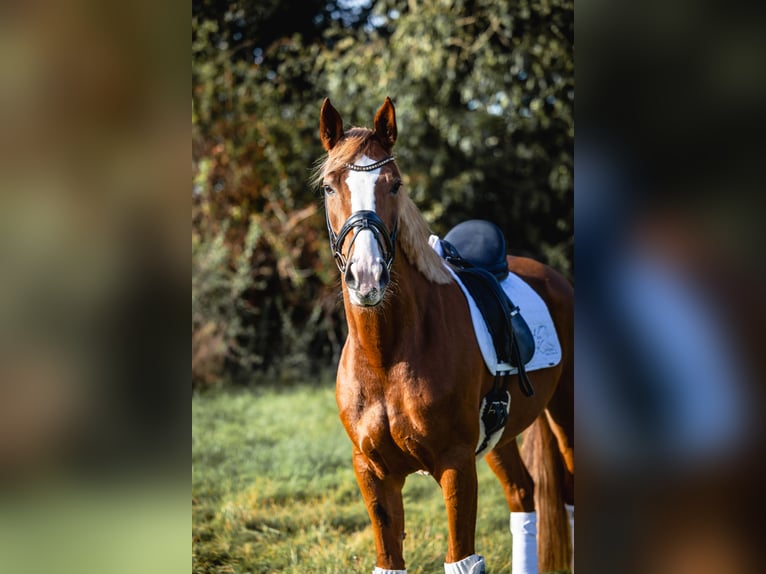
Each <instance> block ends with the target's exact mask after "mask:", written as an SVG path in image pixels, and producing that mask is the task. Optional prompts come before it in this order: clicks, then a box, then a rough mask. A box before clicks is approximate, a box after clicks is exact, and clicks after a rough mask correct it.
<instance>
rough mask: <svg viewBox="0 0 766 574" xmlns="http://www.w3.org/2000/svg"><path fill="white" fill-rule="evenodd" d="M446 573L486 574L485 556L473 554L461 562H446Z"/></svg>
mask: <svg viewBox="0 0 766 574" xmlns="http://www.w3.org/2000/svg"><path fill="white" fill-rule="evenodd" d="M444 574H484V557H483V556H479V555H478V554H471V555H470V556H468V557H467V558H463V559H462V560H461V561H460V562H445V563H444Z"/></svg>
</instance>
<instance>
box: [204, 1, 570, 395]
mask: <svg viewBox="0 0 766 574" xmlns="http://www.w3.org/2000/svg"><path fill="white" fill-rule="evenodd" d="M192 8H193V10H192V176H193V190H192V202H193V206H192V379H193V384H194V386H195V388H202V387H205V386H210V385H221V384H223V383H222V381H227V382H235V383H242V382H244V383H252V382H253V381H254V380H256V379H258V378H259V377H260V378H261V379H263V377H262V376H261V375H264V374H265V375H266V379H267V380H273V379H274V378H280V377H281V378H282V379H286V380H291V379H294V378H295V377H296V375H297V376H299V375H300V374H301V373H306V372H313V371H315V370H317V369H319V370H332V369H334V367H335V365H336V363H337V359H338V357H339V353H340V350H341V347H342V345H343V342H344V340H345V319H344V317H343V309H342V305H341V301H340V298H339V292H340V284H339V276H338V273H337V269H336V268H335V265H334V263H333V260H332V257H331V254H330V249H329V246H328V240H327V232H326V228H325V222H324V212H323V209H324V208H323V204H322V199H321V195H320V194H319V193H318V192H317V190H316V189H313V188H312V187H311V185H310V183H309V179H310V176H311V169H312V167H313V166H314V164H315V162H316V161H317V160H318V159H320V158H321V157H322V156H323V154H324V151H323V150H322V148H321V145H320V143H319V138H318V118H319V109H320V106H321V103H322V100H323V99H324V98H325V97H330V98H331V99H332V101H333V103H334V105H335V106H336V107H337V109H338V110H339V111H340V113H341V115H342V117H343V119H344V122H345V127H350V126H352V125H362V126H367V127H371V125H372V119H373V117H374V114H375V111H376V110H377V109H378V107H380V105H381V104H382V103H383V100H384V99H385V97H386V96H390V97H391V98H392V99H393V101H394V103H395V106H396V112H397V121H398V125H399V139H398V141H397V144H396V148H395V150H394V151H395V152H396V153H397V158H398V163H399V167H400V170H401V171H402V173H403V175H404V184H405V187H406V190H407V192H408V193H409V194H410V196H411V197H412V198H413V199H414V201H415V202H416V204H417V205H418V206H419V207H420V208H421V210H422V211H423V212H424V214H425V216H426V219H427V220H428V222H429V224H430V225H431V227H432V229H433V231H434V232H435V233H438V234H439V235H442V236H443V235H444V234H445V233H446V232H447V231H448V230H449V229H450V228H451V227H452V226H453V225H455V224H457V223H458V222H460V221H463V220H465V219H471V218H484V219H490V220H492V221H494V222H495V223H496V224H498V225H499V226H500V227H501V228H502V229H503V230H504V231H505V233H506V237H507V239H508V244H509V246H510V249H511V251H512V252H514V253H516V254H524V255H531V256H534V257H537V258H539V259H542V260H544V261H546V262H548V263H550V264H551V265H553V266H554V267H556V268H557V269H559V270H560V271H562V272H563V273H565V274H567V275H568V276H569V277H570V278H571V277H572V276H573V271H574V269H573V261H572V253H573V199H572V197H573V142H574V120H573V115H572V113H573V108H574V53H573V42H574V30H573V26H574V20H573V3H572V2H570V1H566V0H565V1H553V2H544V3H536V2H527V1H526V0H524V1H521V2H506V1H500V2H497V1H494V0H493V1H491V2H490V1H484V0H479V1H472V2H462V1H458V2H455V1H447V0H438V1H429V2H407V3H405V2H392V1H372V0H339V1H330V2H327V1H325V0H311V1H307V2H300V3H298V2H276V1H274V2H270V1H266V2H263V1H258V2H248V1H237V2H229V1H227V2H217V1H204V0H201V1H197V0H195V1H194V2H193V3H192Z"/></svg>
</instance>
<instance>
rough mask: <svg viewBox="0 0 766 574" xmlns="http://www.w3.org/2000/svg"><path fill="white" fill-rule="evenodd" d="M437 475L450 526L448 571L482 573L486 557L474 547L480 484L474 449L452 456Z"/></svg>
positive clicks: (445, 565)
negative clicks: (478, 554)
mask: <svg viewBox="0 0 766 574" xmlns="http://www.w3.org/2000/svg"><path fill="white" fill-rule="evenodd" d="M435 478H436V480H437V481H438V482H439V486H441V489H442V494H443V495H444V504H445V506H446V508H447V526H448V528H449V549H448V551H447V557H446V563H445V564H444V570H445V572H446V573H447V574H451V573H453V572H455V573H458V572H460V573H462V572H469V573H471V574H483V573H484V559H483V558H482V557H481V556H477V555H476V554H475V548H474V538H475V536H476V504H477V491H478V484H477V478H476V457H475V455H474V453H473V451H471V450H469V451H466V452H465V453H462V455H460V456H459V457H456V458H453V459H452V462H450V463H448V464H446V465H445V466H444V467H443V468H441V469H440V470H439V472H438V474H437V475H435Z"/></svg>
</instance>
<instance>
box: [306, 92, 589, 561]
mask: <svg viewBox="0 0 766 574" xmlns="http://www.w3.org/2000/svg"><path fill="white" fill-rule="evenodd" d="M396 136H397V126H396V116H395V112H394V106H393V103H392V102H391V100H390V99H389V98H386V100H385V103H384V104H383V105H382V106H381V107H380V109H379V110H378V112H377V114H376V115H375V119H374V129H373V130H370V129H367V128H359V127H355V128H351V129H349V130H348V131H344V129H343V121H342V119H341V116H340V114H339V113H338V112H337V111H336V109H335V108H334V107H333V106H332V104H331V103H330V101H329V99H325V101H324V103H323V105H322V110H321V115H320V137H321V141H322V145H323V147H324V149H325V150H326V151H327V157H326V159H325V160H324V161H323V162H322V163H321V164H320V165H319V167H318V170H317V178H316V181H317V183H319V184H321V187H322V191H323V192H324V196H325V209H326V217H327V227H328V232H329V235H330V243H331V248H332V250H333V254H334V256H335V258H336V263H337V265H338V267H339V269H340V271H341V275H342V290H343V303H344V306H345V312H346V319H347V321H348V338H347V340H346V343H345V346H344V348H343V353H342V356H341V359H340V364H339V366H338V375H337V388H336V397H337V403H338V408H339V411H340V417H341V420H342V422H343V425H344V427H345V429H346V431H347V433H348V436H349V437H350V439H351V442H352V444H353V465H354V471H355V474H356V479H357V481H358V483H359V488H360V490H361V493H362V497H363V498H364V502H365V505H366V507H367V511H368V513H369V516H370V520H371V522H372V527H373V531H374V537H375V547H376V556H377V565H376V567H375V570H374V571H373V572H374V574H382V573H388V574H391V573H403V572H406V570H405V563H404V557H403V553H402V546H403V544H402V542H403V539H404V536H405V532H404V508H403V504H402V487H403V485H404V481H405V478H406V477H407V475H409V474H412V473H414V472H421V473H427V474H430V475H432V476H433V477H434V478H435V479H436V481H437V482H438V483H439V485H440V487H441V489H442V491H443V495H444V501H445V505H446V510H447V520H448V526H449V543H448V544H449V545H448V549H447V555H446V560H445V564H444V568H445V572H447V573H448V574H452V573H472V574H480V573H482V572H484V559H483V558H482V557H481V556H479V555H477V554H476V553H475V550H476V549H475V548H474V536H475V528H476V505H477V478H476V454H475V453H476V450H477V441H478V439H479V436H480V423H479V409H480V404H481V401H482V398H483V397H484V396H485V395H486V394H487V393H488V392H489V391H490V389H491V387H492V385H493V381H494V375H493V374H492V373H490V372H489V370H488V368H487V367H486V366H485V364H484V361H483V359H482V355H481V352H480V349H479V347H478V344H477V342H476V338H475V335H474V332H473V327H472V323H471V316H470V313H469V306H468V304H467V302H466V299H465V297H464V295H463V293H462V291H461V289H460V287H459V286H458V284H457V283H456V282H455V280H454V279H453V278H452V275H451V274H450V272H449V271H448V270H447V268H446V267H445V264H444V262H443V260H442V259H441V258H440V257H439V255H437V253H436V252H435V251H434V250H433V249H432V248H431V247H430V246H429V244H428V237H429V231H428V227H427V224H426V222H425V220H424V219H423V217H422V215H421V214H420V212H419V211H418V210H417V208H416V207H415V204H414V203H413V202H412V200H411V199H410V198H409V197H408V196H407V193H406V190H405V189H404V188H403V186H402V176H401V174H400V173H399V169H398V167H397V164H396V161H395V160H394V157H393V156H392V148H393V146H394V142H395V141H396ZM508 265H509V268H510V270H511V271H512V272H513V273H515V274H517V275H519V276H520V277H521V278H523V279H524V280H525V281H526V282H527V283H529V285H530V286H531V287H532V288H533V289H534V290H535V291H536V292H537V293H539V295H540V296H541V297H542V298H543V299H544V300H545V302H546V303H547V305H548V307H549V310H550V314H551V317H552V318H553V320H554V324H555V326H556V332H557V334H558V337H559V340H560V344H561V349H562V360H561V362H560V363H559V364H558V365H556V366H555V367H551V368H547V369H542V370H537V371H534V372H531V373H529V378H530V380H531V382H532V384H533V385H534V389H535V393H534V395H533V396H531V397H527V396H525V395H523V394H522V393H521V391H520V389H519V385H518V384H517V381H516V376H515V375H514V376H513V377H511V378H510V383H509V385H508V390H509V391H510V394H511V402H510V409H509V411H510V412H509V416H508V420H507V423H506V425H505V430H504V433H503V435H502V438H501V439H500V441H499V442H498V443H497V445H496V446H495V447H494V448H493V449H492V450H491V451H490V452H488V453H487V454H486V460H487V462H488V464H489V466H490V468H491V469H492V470H493V471H494V473H495V474H496V475H497V477H498V478H499V479H500V482H501V483H502V486H503V490H504V493H505V497H506V500H507V503H508V507H509V508H510V511H511V532H512V534H513V545H512V566H513V568H514V569H513V572H514V574H524V573H529V572H535V573H536V572H537V571H538V570H537V569H538V559H539V568H540V571H545V570H561V569H567V568H569V567H570V557H571V551H570V548H571V546H570V545H571V541H570V534H569V533H568V531H569V529H570V526H569V524H570V523H569V522H568V521H567V510H569V511H570V512H571V515H570V517H569V518H570V521H572V520H573V510H574V506H573V504H574V498H573V485H572V482H573V481H572V477H573V473H574V437H573V430H574V429H573V426H574V425H573V373H574V365H573V289H572V287H571V286H570V284H569V283H568V282H567V281H566V280H565V279H564V278H563V276H562V275H560V274H558V273H557V272H555V271H553V270H552V269H550V268H548V267H546V266H544V265H542V264H541V263H538V262H536V261H533V260H531V259H526V258H522V257H512V256H509V257H508ZM527 428H529V430H528V431H527V433H526V434H525V435H524V437H523V438H524V440H523V448H522V450H523V451H524V461H525V462H526V466H525V464H524V463H522V456H521V454H520V452H519V448H518V446H517V441H516V437H517V435H519V434H520V433H522V431H524V430H525V429H527ZM533 477H534V478H533ZM565 503H566V504H567V505H572V506H571V507H568V508H566V509H565ZM538 514H539V517H540V524H539V528H537V515H538ZM538 530H539V536H537V534H538V533H537V531H538ZM536 537H537V539H536Z"/></svg>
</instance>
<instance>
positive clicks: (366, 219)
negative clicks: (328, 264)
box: [324, 155, 399, 273]
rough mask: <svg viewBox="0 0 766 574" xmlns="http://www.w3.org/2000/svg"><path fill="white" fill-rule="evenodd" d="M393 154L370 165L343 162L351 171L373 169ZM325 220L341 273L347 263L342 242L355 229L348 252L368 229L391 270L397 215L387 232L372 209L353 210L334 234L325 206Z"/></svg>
mask: <svg viewBox="0 0 766 574" xmlns="http://www.w3.org/2000/svg"><path fill="white" fill-rule="evenodd" d="M394 159H395V158H394V156H392V155H391V156H388V157H387V158H385V159H382V160H380V161H378V162H375V163H373V164H370V165H356V164H353V163H347V164H344V167H346V168H347V169H350V170H352V171H373V170H375V169H378V168H379V167H381V166H383V165H385V164H387V163H390V162H392V161H394ZM324 214H325V221H326V222H327V233H328V235H329V236H330V248H331V249H332V256H333V258H334V259H335V264H336V265H337V266H338V269H339V270H340V272H341V273H345V272H346V265H347V263H348V261H347V259H346V257H345V256H344V255H343V243H344V242H345V241H346V237H347V236H348V234H349V233H350V232H351V230H352V229H353V230H355V233H354V237H353V238H352V239H351V244H350V245H349V246H348V253H349V254H351V250H352V249H353V247H354V242H355V241H356V238H357V237H359V231H362V230H364V229H369V230H370V231H371V232H372V235H373V236H374V237H375V241H377V243H378V247H380V249H381V251H382V253H383V260H384V262H385V264H386V269H387V270H389V271H390V270H391V265H392V264H393V263H394V256H395V255H396V231H397V229H398V227H399V217H398V216H397V218H396V221H395V222H394V228H393V230H392V231H391V233H389V232H388V229H387V228H386V224H385V223H383V220H382V219H380V217H378V214H377V213H375V212H374V211H369V210H367V209H362V210H360V211H355V212H354V213H352V214H351V215H350V216H349V218H348V219H347V220H346V221H345V223H344V224H343V226H342V227H341V228H340V231H339V232H338V234H337V235H336V234H335V232H334V231H333V230H332V226H331V225H330V214H329V213H328V211H327V208H325V212H324Z"/></svg>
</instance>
